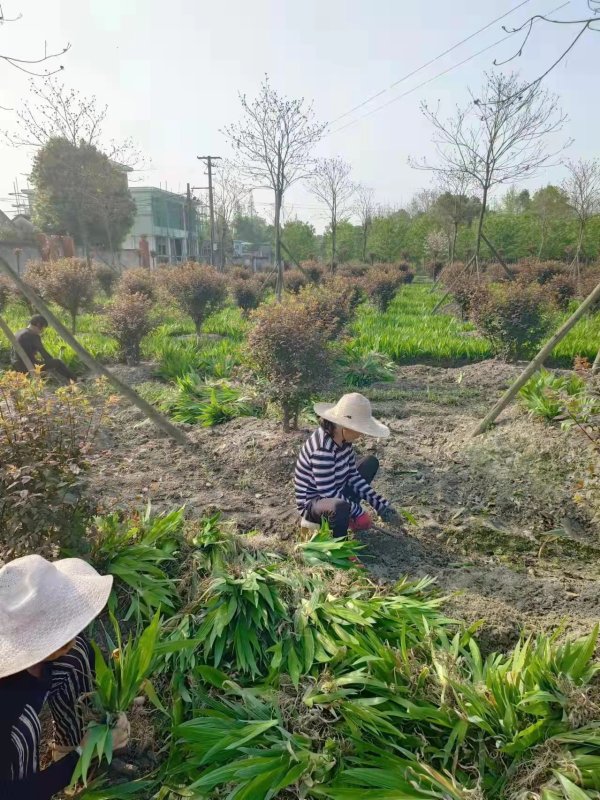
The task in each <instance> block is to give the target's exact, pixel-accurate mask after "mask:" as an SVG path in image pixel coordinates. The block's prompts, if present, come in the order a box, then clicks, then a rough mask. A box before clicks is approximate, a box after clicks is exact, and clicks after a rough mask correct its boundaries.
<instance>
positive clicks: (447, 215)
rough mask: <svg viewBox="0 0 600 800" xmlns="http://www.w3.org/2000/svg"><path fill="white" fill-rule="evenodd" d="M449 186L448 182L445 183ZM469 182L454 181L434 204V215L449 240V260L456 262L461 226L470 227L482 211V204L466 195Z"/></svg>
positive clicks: (475, 198) (462, 180)
mask: <svg viewBox="0 0 600 800" xmlns="http://www.w3.org/2000/svg"><path fill="white" fill-rule="evenodd" d="M445 184H446V185H447V184H448V181H446V182H445ZM467 188H468V181H466V180H464V179H461V178H460V176H459V180H458V181H453V182H452V186H451V187H450V188H448V189H447V190H446V191H445V192H443V193H442V194H440V195H439V197H438V198H437V200H436V201H435V203H434V204H433V209H432V214H433V216H434V217H436V218H437V219H438V220H439V221H440V223H441V225H442V226H443V228H444V230H445V232H446V236H447V238H448V260H449V261H450V263H452V262H453V261H454V256H455V253H456V240H457V238H458V229H459V227H460V226H461V225H467V226H470V225H471V224H472V222H473V220H474V219H475V217H476V216H477V214H478V213H479V211H480V208H481V203H480V201H479V199H478V198H477V197H469V196H468V195H467V194H466V189H467Z"/></svg>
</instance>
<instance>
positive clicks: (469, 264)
mask: <svg viewBox="0 0 600 800" xmlns="http://www.w3.org/2000/svg"><path fill="white" fill-rule="evenodd" d="M473 261H475V256H474V255H473V256H471V258H470V259H469V260H468V261H467V263H466V264H465V266H464V267H463V269H461V271H460V272H459V273H458V275H457V276H456V278H455V279H454V281H453V282H452V287H451V288H450V289H448V291H447V292H446V293H445V294H444V296H443V297H442V298H441V300H438V302H437V303H436V304H435V306H434V308H433V309H432V311H431V313H432V314H435V312H436V311H437V310H438V308H439V307H440V306H442V305H443V304H444V303H445V301H446V300H447V299H448V297H450V295H451V294H452V289H454V287H455V286H456V284H457V283H458V279H459V278H462V276H463V275H464V274H465V272H466V271H467V270H468V269H469V267H470V266H471V264H472V263H473Z"/></svg>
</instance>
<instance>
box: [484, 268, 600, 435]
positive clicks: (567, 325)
mask: <svg viewBox="0 0 600 800" xmlns="http://www.w3.org/2000/svg"><path fill="white" fill-rule="evenodd" d="M598 299H600V283H599V284H598V285H597V286H596V288H595V289H594V291H593V292H592V293H591V294H589V295H588V296H587V297H586V299H585V300H584V301H583V303H582V304H581V305H580V306H579V308H577V309H576V310H575V311H574V312H573V313H572V314H571V316H570V317H569V319H568V320H566V321H565V322H564V323H563V324H562V325H561V326H560V328H559V329H558V330H557V331H556V333H555V334H554V336H552V337H551V338H550V339H548V341H547V342H546V344H545V345H544V346H543V347H542V349H541V350H540V351H539V353H538V354H537V356H536V357H535V358H534V359H533V361H530V362H529V364H528V365H527V367H525V369H524V370H523V372H522V373H521V374H520V375H519V377H518V378H517V380H516V381H515V382H514V383H513V385H512V386H511V387H510V388H509V389H507V390H506V392H505V393H504V394H503V395H502V397H501V398H500V400H498V402H497V403H496V405H495V406H494V407H493V408H492V410H491V411H490V412H489V414H487V415H486V417H485V418H484V419H483V420H482V421H481V422H480V423H479V425H478V426H477V427H476V428H475V430H474V431H473V436H478V435H479V434H480V433H483V432H484V431H485V430H487V429H488V428H489V427H490V425H491V424H492V423H493V422H494V420H495V419H496V418H497V417H498V416H499V415H500V414H501V413H502V411H504V409H505V408H506V406H507V405H508V404H509V403H510V402H511V400H512V399H513V398H514V397H515V396H516V394H517V392H518V391H519V389H521V387H523V386H524V385H525V384H526V383H527V381H528V380H529V378H531V376H532V375H533V374H534V373H536V372H537V371H538V369H540V367H542V366H543V364H544V361H545V360H546V359H547V358H548V356H549V355H550V354H551V353H552V351H553V350H554V348H555V347H556V345H557V344H558V343H559V342H560V341H561V340H562V339H564V337H565V336H566V335H567V333H568V332H569V331H570V330H571V328H572V327H573V326H574V325H575V324H576V323H577V322H578V321H579V320H580V319H581V317H582V316H583V315H584V314H585V312H586V311H587V310H588V308H590V307H591V306H593V305H594V303H595V302H596V301H597V300H598Z"/></svg>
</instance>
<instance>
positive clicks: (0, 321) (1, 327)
mask: <svg viewBox="0 0 600 800" xmlns="http://www.w3.org/2000/svg"><path fill="white" fill-rule="evenodd" d="M0 331H2V333H3V334H4V335H5V336H6V338H7V339H8V341H9V342H10V343H11V345H12V346H13V347H14V349H15V352H16V353H17V355H18V356H19V358H20V359H21V361H22V362H23V363H24V364H25V367H26V368H27V372H29V373H30V375H35V367H34V366H33V364H32V363H31V359H30V358H29V356H28V355H27V353H26V352H25V350H23V348H22V347H21V345H20V344H19V343H18V342H17V339H16V337H15V335H14V333H13V332H12V331H11V329H10V328H9V327H8V324H7V322H6V320H5V319H4V318H3V317H0Z"/></svg>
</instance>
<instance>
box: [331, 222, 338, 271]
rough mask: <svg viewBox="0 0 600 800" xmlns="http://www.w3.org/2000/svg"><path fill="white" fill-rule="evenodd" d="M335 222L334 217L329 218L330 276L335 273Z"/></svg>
mask: <svg viewBox="0 0 600 800" xmlns="http://www.w3.org/2000/svg"><path fill="white" fill-rule="evenodd" d="M336 240H337V220H336V219H334V217H332V218H331V274H332V275H333V274H334V272H335V264H336V259H335V256H336V249H337V247H336V246H337V241H336Z"/></svg>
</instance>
